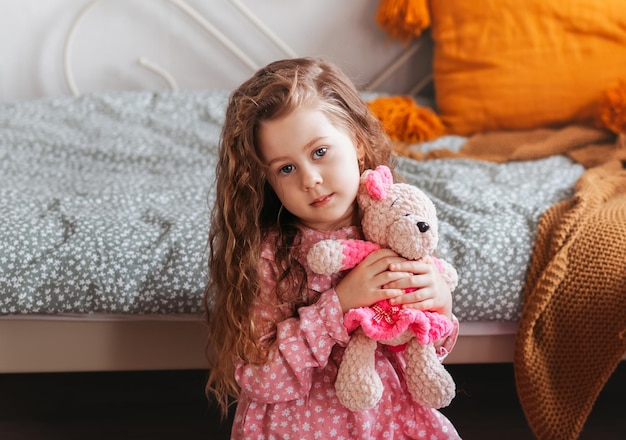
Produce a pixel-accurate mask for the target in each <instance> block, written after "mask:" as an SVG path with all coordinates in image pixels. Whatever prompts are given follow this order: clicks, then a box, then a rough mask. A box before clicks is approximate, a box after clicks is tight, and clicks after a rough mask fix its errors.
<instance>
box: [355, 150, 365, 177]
mask: <svg viewBox="0 0 626 440" xmlns="http://www.w3.org/2000/svg"><path fill="white" fill-rule="evenodd" d="M356 159H357V161H358V162H359V170H361V172H363V171H364V170H365V149H364V148H363V146H362V145H361V144H359V145H358V146H357V147H356Z"/></svg>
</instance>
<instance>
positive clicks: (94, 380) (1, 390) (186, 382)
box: [0, 363, 626, 440]
mask: <svg viewBox="0 0 626 440" xmlns="http://www.w3.org/2000/svg"><path fill="white" fill-rule="evenodd" d="M448 368H449V370H450V372H451V373H452V375H453V376H454V378H455V381H456V383H457V385H458V387H459V393H458V395H457V397H456V398H455V400H454V401H453V403H452V405H451V406H450V407H448V408H446V409H445V410H444V411H443V412H444V413H445V414H446V415H447V416H448V417H449V418H450V419H451V420H452V421H453V423H454V424H455V426H456V427H457V429H458V431H459V433H460V434H461V435H462V436H463V438H464V439H466V440H472V439H481V440H490V439H506V440H518V439H519V440H523V439H533V436H532V434H531V432H530V430H529V428H528V426H527V425H526V422H525V419H524V416H523V413H522V411H521V408H520V406H519V403H518V401H517V398H516V395H515V385H514V382H513V369H512V366H511V365H510V364H494V365H449V366H448ZM205 378H206V373H205V372H203V371H165V372H127V373H77V374H65V373H63V374H60V373H57V374H5V375H0V439H3V440H14V439H15V440H35V439H37V440H39V439H42V440H56V439H59V440H73V439H85V438H88V439H93V440H97V439H113V438H115V439H122V440H124V439H175V440H181V439H185V440H193V439H212V440H213V439H215V440H220V439H227V438H228V437H229V429H228V428H229V427H228V421H226V423H220V421H219V417H218V415H217V411H216V410H215V408H213V407H211V406H210V405H209V404H208V403H207V401H206V399H205V398H204V395H203V384H204V380H205ZM625 415H626V363H622V365H620V366H619V367H618V370H617V371H616V373H615V374H614V375H613V377H612V378H611V379H610V381H609V383H608V384H607V386H606V388H605V390H604V391H603V392H602V394H601V396H600V398H599V399H598V402H597V403H596V406H595V408H594V410H593V412H592V414H591V416H590V418H589V420H588V422H587V424H586V425H585V430H584V432H583V434H582V436H581V437H580V440H604V439H606V440H612V439H624V438H626V421H625V418H624V416H625Z"/></svg>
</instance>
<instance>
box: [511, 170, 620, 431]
mask: <svg viewBox="0 0 626 440" xmlns="http://www.w3.org/2000/svg"><path fill="white" fill-rule="evenodd" d="M625 333H626V171H625V170H624V169H623V168H622V166H621V163H620V162H619V161H613V162H610V163H607V164H605V165H603V166H599V167H596V168H592V169H590V170H588V171H586V172H585V173H584V174H583V175H582V176H581V178H580V179H579V181H578V182H577V185H576V193H575V196H574V197H573V199H571V200H569V201H566V202H563V203H560V204H557V205H555V206H553V207H552V208H550V209H549V210H548V211H547V212H546V213H545V214H544V215H543V217H542V219H541V222H540V225H539V231H538V237H537V241H536V243H535V248H534V252H533V257H532V263H531V267H530V269H529V276H528V280H527V284H526V288H525V297H524V308H523V311H522V317H521V319H520V323H519V330H518V335H517V340H516V347H515V364H514V366H515V378H516V383H517V389H518V395H519V399H520V402H521V404H522V407H523V409H524V412H525V414H526V418H527V420H528V423H529V425H530V427H531V429H532V430H533V432H534V433H535V435H536V436H537V438H539V439H576V438H578V436H579V435H580V432H581V430H582V428H583V425H584V423H585V420H586V419H587V416H588V415H589V412H590V411H591V409H592V407H593V404H594V402H595V400H596V398H597V396H598V394H599V393H600V391H601V389H602V387H603V386H604V384H605V382H606V381H607V380H608V378H609V376H610V375H611V373H612V372H613V370H614V369H615V368H616V366H617V364H618V362H619V361H620V359H621V357H622V356H623V355H624V353H626V334H625Z"/></svg>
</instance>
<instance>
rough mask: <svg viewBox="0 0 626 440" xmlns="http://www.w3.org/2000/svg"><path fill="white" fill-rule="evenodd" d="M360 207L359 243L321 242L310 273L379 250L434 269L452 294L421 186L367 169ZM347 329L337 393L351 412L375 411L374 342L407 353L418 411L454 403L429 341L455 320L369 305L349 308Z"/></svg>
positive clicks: (450, 273) (378, 389)
mask: <svg viewBox="0 0 626 440" xmlns="http://www.w3.org/2000/svg"><path fill="white" fill-rule="evenodd" d="M357 202H358V204H359V206H360V208H361V209H362V211H363V220H362V228H363V234H364V236H365V238H366V239H367V240H368V241H364V240H323V241H321V242H319V243H317V244H316V245H314V246H313V247H312V248H311V250H310V251H309V254H308V264H309V266H310V267H311V269H312V270H313V272H315V273H320V274H327V275H329V274H332V273H335V272H339V271H342V270H346V269H350V268H352V267H354V266H356V265H357V264H358V263H360V262H361V261H362V260H363V259H364V258H365V257H366V256H367V255H369V254H370V253H371V252H373V251H374V250H376V249H379V248H380V247H388V248H390V249H392V250H394V251H395V252H397V253H398V254H399V255H401V256H403V257H405V258H407V259H411V260H419V259H422V260H423V261H426V262H429V263H431V264H434V265H435V266H436V267H437V269H438V270H439V272H440V273H441V274H442V275H443V278H444V280H445V281H446V283H447V284H448V285H449V287H450V290H454V288H456V286H457V284H458V275H457V272H456V270H455V269H454V268H453V267H452V266H451V265H450V264H449V263H447V262H446V261H444V260H441V259H438V258H435V257H434V256H433V255H432V254H433V253H434V251H435V249H436V247H437V243H438V238H439V235H438V228H437V216H436V211H435V206H434V205H433V203H432V201H431V200H430V199H429V198H428V197H427V196H426V195H425V194H424V193H423V192H422V191H420V190H419V189H418V188H416V187H415V186H412V185H408V184H404V183H393V177H392V175H391V171H390V170H389V168H387V167H386V166H379V167H377V168H376V169H375V170H366V171H365V172H364V173H363V175H362V176H361V183H360V188H359V194H358V196H357ZM344 325H345V326H346V328H347V330H348V332H350V333H351V338H350V341H349V343H348V345H347V346H346V350H345V352H344V356H343V360H342V363H341V365H340V366H339V371H338V373H337V380H336V383H335V390H336V392H337V397H338V398H339V400H340V401H341V403H342V404H343V405H344V406H345V407H347V408H349V409H351V410H353V411H363V410H367V409H370V408H372V407H374V406H375V405H376V404H377V403H378V401H379V400H380V398H381V397H382V392H383V385H382V382H381V380H380V377H379V376H378V374H377V373H376V369H375V364H374V356H375V355H374V353H375V350H376V345H377V343H381V344H385V345H388V346H390V347H391V349H392V350H395V351H403V350H404V351H405V359H406V373H407V374H406V381H407V387H408V389H409V392H410V393H411V396H412V397H413V399H414V400H415V401H416V402H418V403H420V404H421V405H423V406H426V407H430V408H442V407H445V406H447V405H449V404H450V402H451V401H452V399H453V398H454V395H455V391H456V386H455V384H454V380H453V379H452V377H451V376H450V374H449V373H448V372H447V370H446V369H445V368H444V366H443V365H442V363H441V361H440V360H439V358H438V356H437V353H436V350H435V347H434V345H433V342H434V341H437V340H438V339H441V338H443V337H445V336H447V335H449V334H450V332H451V331H452V329H453V324H452V322H451V321H450V320H449V319H448V318H447V317H446V316H443V315H441V314H439V313H435V312H429V311H421V310H416V309H412V308H403V307H401V306H394V305H391V304H390V303H389V302H388V301H387V300H385V301H380V302H378V303H376V304H374V305H372V306H371V307H361V308H357V309H352V310H349V311H348V312H347V313H346V314H345V316H344Z"/></svg>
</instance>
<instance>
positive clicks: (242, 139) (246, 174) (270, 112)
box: [204, 58, 393, 416]
mask: <svg viewBox="0 0 626 440" xmlns="http://www.w3.org/2000/svg"><path fill="white" fill-rule="evenodd" d="M302 105H311V106H315V108H317V109H319V110H320V111H322V112H323V113H324V114H325V115H326V117H327V118H328V120H329V121H330V122H331V123H332V124H334V125H336V126H337V127H340V128H342V129H344V130H345V131H346V132H347V133H349V134H351V136H352V140H353V141H354V143H355V145H358V146H359V148H360V155H361V156H362V158H363V159H362V160H360V163H359V167H360V170H361V172H363V171H364V170H365V169H367V168H374V167H375V166H377V165H380V164H385V165H389V166H391V162H392V151H393V149H392V146H391V142H390V140H389V138H388V137H387V136H386V135H385V134H384V132H383V129H382V126H381V124H380V121H379V120H378V119H376V118H375V117H374V116H373V115H372V114H371V113H370V111H369V109H368V107H367V104H366V103H365V102H364V101H363V100H362V99H361V96H360V94H359V92H358V91H357V89H356V87H355V86H354V84H353V83H352V82H351V80H350V79H349V78H348V77H347V75H346V74H345V73H343V72H342V71H341V70H340V69H339V68H338V67H337V66H335V65H334V64H332V63H329V62H327V61H324V60H321V59H316V58H296V59H285V60H280V61H275V62H273V63H271V64H269V65H267V66H266V67H265V68H262V69H260V70H258V71H257V72H256V73H255V74H254V75H253V76H252V77H251V78H250V79H248V80H247V81H245V82H244V83H243V84H241V85H240V86H239V87H238V88H237V89H236V90H234V91H233V92H232V94H231V95H230V98H229V102H228V107H227V110H226V119H225V122H224V126H223V129H222V133H221V139H220V146H219V158H218V163H217V167H216V200H215V204H214V206H213V209H212V215H211V229H210V233H209V248H210V253H209V273H210V281H209V283H208V285H207V288H206V291H205V297H204V301H205V308H206V312H207V323H208V337H209V339H208V343H207V355H208V358H209V367H210V374H209V378H208V381H207V385H206V391H207V394H213V396H214V397H215V398H216V401H217V403H218V404H219V406H220V408H221V410H222V414H223V415H224V416H226V414H227V412H228V406H229V404H230V403H231V402H232V401H233V400H236V398H237V397H238V394H239V389H238V387H237V384H236V381H235V377H234V370H235V364H236V363H237V362H239V361H244V362H250V363H261V362H263V361H264V360H265V359H266V357H267V353H264V352H263V350H262V349H261V348H260V347H259V345H258V344H257V341H258V335H257V334H256V333H255V324H254V322H253V319H252V315H253V314H252V306H253V304H254V302H255V299H256V298H257V296H258V294H259V290H260V287H259V285H260V283H259V280H258V277H259V274H258V263H259V259H260V253H261V246H262V243H263V242H264V240H266V239H267V237H268V235H267V234H268V233H269V232H270V231H273V232H274V235H275V236H276V237H277V238H276V249H278V251H277V253H276V255H275V259H276V262H277V267H279V268H280V270H279V274H278V287H277V292H276V297H277V298H279V300H280V301H282V302H284V303H292V304H291V306H292V307H293V310H294V313H295V310H296V309H297V307H298V305H299V304H298V303H297V300H296V299H295V298H301V297H302V295H299V293H302V292H303V290H304V289H305V288H306V282H307V279H306V272H305V271H304V268H303V267H302V266H301V265H300V264H299V263H298V262H297V261H296V260H295V259H294V258H293V257H292V256H291V253H290V248H291V247H292V246H293V244H294V241H295V239H296V236H297V223H296V221H297V219H296V218H295V217H294V216H292V215H291V214H290V213H289V212H288V211H287V210H285V209H283V208H282V205H281V203H280V200H279V199H278V197H277V195H276V194H275V193H274V191H273V190H272V188H271V187H270V185H269V183H268V180H267V167H266V165H265V164H264V162H263V160H262V157H261V154H260V150H259V146H258V142H257V136H258V129H259V125H260V123H261V122H262V121H268V120H273V119H276V118H280V117H281V116H284V115H287V114H289V113H290V112H291V111H293V110H294V109H296V108H299V107H300V106H302ZM294 285H295V286H298V287H299V291H300V292H296V293H295V294H294V292H293V286H294ZM288 286H291V288H289V287H288Z"/></svg>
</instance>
